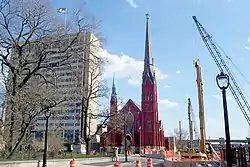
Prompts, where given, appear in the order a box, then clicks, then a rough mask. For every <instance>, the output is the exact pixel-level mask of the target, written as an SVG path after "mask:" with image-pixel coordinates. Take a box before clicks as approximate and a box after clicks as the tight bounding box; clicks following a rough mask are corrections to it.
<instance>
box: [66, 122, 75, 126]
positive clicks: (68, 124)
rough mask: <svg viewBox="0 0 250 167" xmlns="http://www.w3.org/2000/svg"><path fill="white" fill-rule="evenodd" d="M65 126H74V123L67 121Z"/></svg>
mask: <svg viewBox="0 0 250 167" xmlns="http://www.w3.org/2000/svg"><path fill="white" fill-rule="evenodd" d="M65 126H74V123H65Z"/></svg>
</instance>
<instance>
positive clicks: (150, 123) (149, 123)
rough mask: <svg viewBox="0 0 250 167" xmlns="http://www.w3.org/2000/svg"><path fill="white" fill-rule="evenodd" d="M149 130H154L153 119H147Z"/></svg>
mask: <svg viewBox="0 0 250 167" xmlns="http://www.w3.org/2000/svg"><path fill="white" fill-rule="evenodd" d="M147 130H148V131H152V121H151V120H147Z"/></svg>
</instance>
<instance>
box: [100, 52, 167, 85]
mask: <svg viewBox="0 0 250 167" xmlns="http://www.w3.org/2000/svg"><path fill="white" fill-rule="evenodd" d="M101 56H102V57H105V58H106V59H107V64H106V67H105V74H104V75H105V77H107V78H109V77H112V76H113V73H114V72H115V76H116V77H117V78H125V79H127V80H128V82H129V83H130V84H134V85H138V84H140V83H141V78H142V77H141V76H142V71H143V61H139V60H136V59H134V58H132V57H129V56H127V55H125V54H120V55H117V54H110V53H108V52H107V50H103V51H102V52H101ZM155 75H156V79H157V80H161V79H165V78H167V77H168V75H167V74H164V73H162V72H161V71H160V70H159V69H157V68H155Z"/></svg>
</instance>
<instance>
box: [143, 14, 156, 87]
mask: <svg viewBox="0 0 250 167" xmlns="http://www.w3.org/2000/svg"><path fill="white" fill-rule="evenodd" d="M148 79H149V80H150V81H151V82H152V83H155V74H154V64H153V57H152V54H151V43H150V37H149V14H148V13H147V14H146V40H145V57H144V71H143V76H142V83H144V82H145V81H146V80H148Z"/></svg>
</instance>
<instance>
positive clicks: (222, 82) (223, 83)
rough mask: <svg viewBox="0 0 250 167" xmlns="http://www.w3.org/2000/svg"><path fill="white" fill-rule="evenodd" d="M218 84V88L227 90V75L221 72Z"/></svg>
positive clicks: (217, 78) (217, 79)
mask: <svg viewBox="0 0 250 167" xmlns="http://www.w3.org/2000/svg"><path fill="white" fill-rule="evenodd" d="M216 82H217V85H218V87H219V88H220V89H221V90H222V89H227V88H228V86H229V77H228V75H227V74H224V73H223V72H221V73H220V74H218V75H217V76H216Z"/></svg>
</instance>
